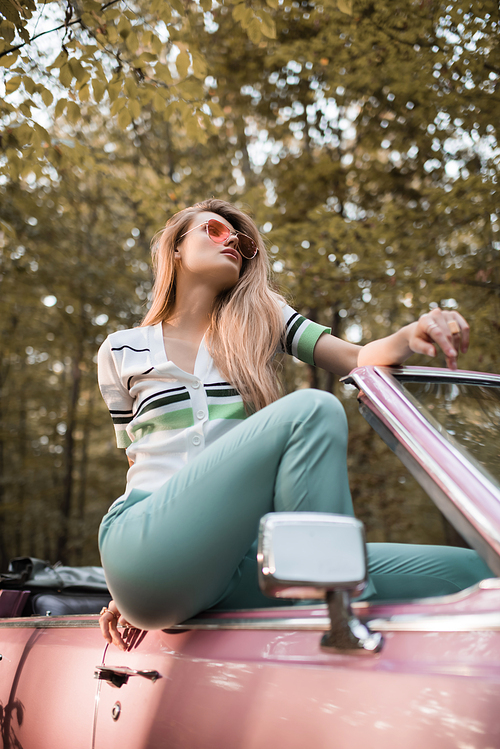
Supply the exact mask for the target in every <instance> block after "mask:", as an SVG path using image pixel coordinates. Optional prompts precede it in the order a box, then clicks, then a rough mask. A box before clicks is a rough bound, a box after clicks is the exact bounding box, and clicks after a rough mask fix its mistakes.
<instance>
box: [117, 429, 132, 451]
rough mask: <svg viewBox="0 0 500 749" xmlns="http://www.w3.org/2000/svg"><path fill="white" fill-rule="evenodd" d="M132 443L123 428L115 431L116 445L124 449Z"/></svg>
mask: <svg viewBox="0 0 500 749" xmlns="http://www.w3.org/2000/svg"><path fill="white" fill-rule="evenodd" d="M131 444H132V440H131V439H130V437H129V436H128V434H127V432H126V431H125V429H120V431H119V432H117V433H116V445H117V447H123V448H125V450H126V449H127V447H128V446H129V445H131Z"/></svg>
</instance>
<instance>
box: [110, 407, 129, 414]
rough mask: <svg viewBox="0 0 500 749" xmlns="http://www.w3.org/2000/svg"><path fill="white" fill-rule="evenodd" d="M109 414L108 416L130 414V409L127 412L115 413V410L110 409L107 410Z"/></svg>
mask: <svg viewBox="0 0 500 749" xmlns="http://www.w3.org/2000/svg"><path fill="white" fill-rule="evenodd" d="M109 413H110V414H131V413H132V409H129V410H128V411H116V410H113V409H111V408H110V409H109Z"/></svg>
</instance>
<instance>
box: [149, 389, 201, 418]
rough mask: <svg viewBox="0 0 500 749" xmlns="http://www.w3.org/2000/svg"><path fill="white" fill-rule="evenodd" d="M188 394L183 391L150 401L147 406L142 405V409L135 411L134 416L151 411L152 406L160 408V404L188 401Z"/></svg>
mask: <svg viewBox="0 0 500 749" xmlns="http://www.w3.org/2000/svg"><path fill="white" fill-rule="evenodd" d="M190 397H191V396H190V395H189V393H188V392H187V390H186V392H184V393H177V394H176V395H167V396H165V398H158V399H157V400H153V401H151V403H148V404H147V406H144V408H143V409H142V411H141V412H140V414H139V412H137V413H136V416H142V415H143V414H145V413H147V412H148V411H152V410H153V409H154V408H161V407H162V406H170V405H172V403H179V401H188V400H190Z"/></svg>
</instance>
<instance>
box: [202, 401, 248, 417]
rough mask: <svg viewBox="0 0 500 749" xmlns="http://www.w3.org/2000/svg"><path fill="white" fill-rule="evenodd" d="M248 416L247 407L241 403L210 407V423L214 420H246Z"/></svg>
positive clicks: (218, 404) (220, 404) (217, 404)
mask: <svg viewBox="0 0 500 749" xmlns="http://www.w3.org/2000/svg"><path fill="white" fill-rule="evenodd" d="M247 415H248V414H247V412H246V411H245V406H244V405H243V403H242V402H241V401H240V402H239V403H216V404H215V405H212V404H210V405H209V406H208V418H209V419H210V421H213V420H214V419H246V418H247Z"/></svg>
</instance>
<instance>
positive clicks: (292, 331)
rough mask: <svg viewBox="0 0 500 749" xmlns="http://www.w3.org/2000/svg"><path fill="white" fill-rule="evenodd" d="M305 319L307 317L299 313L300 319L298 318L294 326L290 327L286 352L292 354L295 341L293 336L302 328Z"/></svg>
mask: <svg viewBox="0 0 500 749" xmlns="http://www.w3.org/2000/svg"><path fill="white" fill-rule="evenodd" d="M305 319H306V318H305V317H302V315H299V316H298V320H296V321H295V322H294V324H293V325H292V327H291V328H290V331H289V333H288V335H287V338H286V352H287V354H291V353H292V341H293V337H294V335H295V333H296V332H297V329H298V328H300V326H301V325H302V323H303V322H304V320H305Z"/></svg>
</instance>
